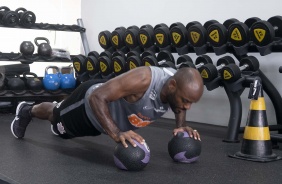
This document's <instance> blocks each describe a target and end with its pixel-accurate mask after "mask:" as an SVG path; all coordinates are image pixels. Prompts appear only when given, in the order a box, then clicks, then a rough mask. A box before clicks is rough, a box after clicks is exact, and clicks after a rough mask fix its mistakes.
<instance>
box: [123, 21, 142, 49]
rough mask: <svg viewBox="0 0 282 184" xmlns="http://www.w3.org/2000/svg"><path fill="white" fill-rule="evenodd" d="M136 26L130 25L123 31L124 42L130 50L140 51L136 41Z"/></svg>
mask: <svg viewBox="0 0 282 184" xmlns="http://www.w3.org/2000/svg"><path fill="white" fill-rule="evenodd" d="M139 30H140V29H139V27H138V26H130V27H128V28H127V29H126V31H125V40H124V42H125V44H126V46H127V47H128V48H129V49H130V50H135V51H138V52H141V48H140V45H139V42H138V33H139Z"/></svg>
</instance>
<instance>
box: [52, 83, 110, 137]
mask: <svg viewBox="0 0 282 184" xmlns="http://www.w3.org/2000/svg"><path fill="white" fill-rule="evenodd" d="M104 82H106V80H104V79H95V80H89V81H87V82H84V83H82V84H80V85H79V86H78V87H77V88H76V89H75V90H74V91H73V93H72V94H71V95H70V96H68V97H67V98H66V99H65V100H63V101H62V102H60V103H58V104H57V105H56V106H55V107H54V109H53V118H54V121H53V122H52V125H53V129H54V131H55V132H58V133H59V136H60V137H62V138H65V139H70V138H74V137H82V136H97V135H100V134H101V132H99V131H98V130H97V129H96V128H95V127H94V126H93V125H92V123H91V122H90V120H89V119H88V117H87V114H86V112H85V105H84V96H85V93H86V91H87V90H88V89H89V87H91V86H92V85H94V84H97V83H104Z"/></svg>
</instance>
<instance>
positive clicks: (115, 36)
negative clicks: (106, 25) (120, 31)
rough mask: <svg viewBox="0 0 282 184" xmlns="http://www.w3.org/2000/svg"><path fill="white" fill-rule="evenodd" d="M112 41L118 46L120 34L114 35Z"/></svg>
mask: <svg viewBox="0 0 282 184" xmlns="http://www.w3.org/2000/svg"><path fill="white" fill-rule="evenodd" d="M112 41H113V43H114V44H115V45H116V46H118V35H114V36H113V37H112Z"/></svg>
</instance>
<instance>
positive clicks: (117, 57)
mask: <svg viewBox="0 0 282 184" xmlns="http://www.w3.org/2000/svg"><path fill="white" fill-rule="evenodd" d="M111 64H112V69H113V72H114V73H115V75H116V76H117V75H120V74H122V73H124V72H126V55H125V54H124V53H123V52H122V51H116V52H114V53H113V54H112V63H111Z"/></svg>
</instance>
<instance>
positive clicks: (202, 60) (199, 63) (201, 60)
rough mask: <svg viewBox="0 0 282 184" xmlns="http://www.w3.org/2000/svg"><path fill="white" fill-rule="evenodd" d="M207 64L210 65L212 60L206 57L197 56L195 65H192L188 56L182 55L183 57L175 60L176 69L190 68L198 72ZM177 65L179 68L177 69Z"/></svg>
mask: <svg viewBox="0 0 282 184" xmlns="http://www.w3.org/2000/svg"><path fill="white" fill-rule="evenodd" d="M208 63H212V59H211V58H210V57H209V56H208V55H201V56H198V57H197V58H196V60H195V64H194V63H193V61H192V59H191V58H190V57H189V56H187V55H184V56H180V57H179V58H178V59H177V62H176V66H177V68H183V67H191V68H195V69H198V70H199V69H200V68H201V67H203V66H204V65H206V64H208ZM178 65H180V66H179V67H178Z"/></svg>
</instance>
